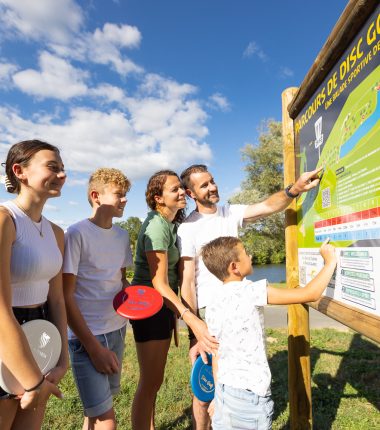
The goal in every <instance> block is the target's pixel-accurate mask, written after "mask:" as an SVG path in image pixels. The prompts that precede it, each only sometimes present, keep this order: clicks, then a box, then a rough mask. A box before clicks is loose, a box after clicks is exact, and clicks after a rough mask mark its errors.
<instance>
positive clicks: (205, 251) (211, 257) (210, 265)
mask: <svg viewBox="0 0 380 430" xmlns="http://www.w3.org/2000/svg"><path fill="white" fill-rule="evenodd" d="M239 243H242V242H241V240H240V239H238V238H237V237H232V236H222V237H218V238H217V239H214V240H212V241H211V242H209V243H207V244H206V245H204V246H203V247H202V250H201V257H202V260H203V263H204V264H205V266H206V267H207V269H208V270H209V271H210V272H211V273H212V274H213V275H214V276H216V277H217V278H218V279H219V280H221V281H224V280H225V279H226V278H227V277H228V275H229V273H228V267H229V265H230V264H231V263H233V262H236V261H239V251H238V249H237V245H239Z"/></svg>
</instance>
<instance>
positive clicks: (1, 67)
mask: <svg viewBox="0 0 380 430" xmlns="http://www.w3.org/2000/svg"><path fill="white" fill-rule="evenodd" d="M16 70H17V66H16V65H15V64H11V63H6V62H4V63H3V62H0V88H2V89H9V86H10V85H12V80H11V78H12V74H13V73H15V72H16Z"/></svg>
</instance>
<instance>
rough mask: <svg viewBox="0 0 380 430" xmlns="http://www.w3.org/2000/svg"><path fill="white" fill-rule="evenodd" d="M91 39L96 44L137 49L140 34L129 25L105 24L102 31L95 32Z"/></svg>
mask: <svg viewBox="0 0 380 430" xmlns="http://www.w3.org/2000/svg"><path fill="white" fill-rule="evenodd" d="M93 38H94V41H95V42H96V43H98V44H103V45H104V44H108V43H112V44H113V45H115V46H120V47H123V48H137V47H138V46H139V45H140V42H141V33H140V32H139V30H138V29H137V27H134V26H131V25H116V24H110V23H106V24H104V26H103V30H99V29H96V30H95V32H94V35H93Z"/></svg>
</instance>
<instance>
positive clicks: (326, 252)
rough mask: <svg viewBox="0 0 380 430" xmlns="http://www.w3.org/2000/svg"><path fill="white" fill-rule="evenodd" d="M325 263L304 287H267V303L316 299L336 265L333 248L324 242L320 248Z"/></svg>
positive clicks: (305, 301) (288, 302)
mask: <svg viewBox="0 0 380 430" xmlns="http://www.w3.org/2000/svg"><path fill="white" fill-rule="evenodd" d="M320 252H321V255H322V257H323V259H324V261H325V265H324V266H323V268H322V269H321V271H320V272H319V273H318V274H317V276H316V277H315V278H314V279H313V280H311V281H310V282H309V283H308V284H307V285H306V286H305V287H304V288H289V289H280V288H273V287H268V303H270V304H272V305H289V304H296V303H307V302H314V301H316V300H318V299H319V298H320V297H321V295H322V293H323V291H324V290H325V289H326V287H327V285H328V284H329V282H330V279H331V277H332V275H333V273H334V270H335V267H336V256H335V248H334V247H333V246H332V245H329V244H328V243H327V241H326V242H324V243H323V245H322V246H321V249H320Z"/></svg>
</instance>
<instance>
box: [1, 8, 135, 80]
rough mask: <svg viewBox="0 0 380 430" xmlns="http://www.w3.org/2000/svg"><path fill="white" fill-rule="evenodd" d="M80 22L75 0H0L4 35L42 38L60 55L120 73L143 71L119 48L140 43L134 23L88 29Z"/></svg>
mask: <svg viewBox="0 0 380 430" xmlns="http://www.w3.org/2000/svg"><path fill="white" fill-rule="evenodd" d="M83 24H84V13H83V11H82V9H81V8H80V7H79V6H78V5H77V4H76V3H75V2H74V0H37V1H25V0H0V31H1V33H2V34H3V35H4V36H6V37H23V38H24V39H26V40H35V41H38V42H42V43H44V44H45V46H46V47H48V48H49V49H50V50H53V51H54V52H55V53H56V54H57V55H59V56H61V57H65V58H68V59H76V60H80V61H83V62H92V63H95V64H103V65H107V66H111V67H112V68H113V69H114V70H116V71H117V72H118V73H119V74H121V75H123V76H126V75H128V74H130V73H141V72H143V68H142V67H140V66H138V65H137V64H135V63H134V62H133V61H132V60H131V59H129V58H128V57H127V56H126V55H125V54H123V52H122V51H123V50H125V49H132V48H137V47H138V46H139V45H140V42H141V39H142V36H141V33H140V31H139V30H138V28H137V27H135V26H130V25H126V24H124V25H116V24H111V23H105V24H104V26H103V29H99V28H97V29H95V31H94V32H93V33H90V32H85V31H84V30H83Z"/></svg>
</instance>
